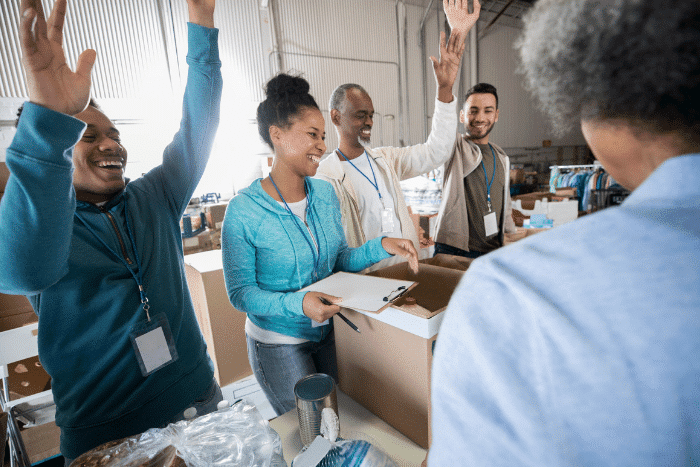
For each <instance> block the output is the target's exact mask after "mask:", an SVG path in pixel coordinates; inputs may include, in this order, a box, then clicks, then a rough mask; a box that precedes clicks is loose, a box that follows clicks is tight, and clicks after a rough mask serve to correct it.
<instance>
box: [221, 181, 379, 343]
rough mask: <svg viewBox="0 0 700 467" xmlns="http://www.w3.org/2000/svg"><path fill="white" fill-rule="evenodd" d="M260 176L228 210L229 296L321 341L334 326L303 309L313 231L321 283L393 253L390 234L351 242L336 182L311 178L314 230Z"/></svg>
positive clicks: (257, 318)
mask: <svg viewBox="0 0 700 467" xmlns="http://www.w3.org/2000/svg"><path fill="white" fill-rule="evenodd" d="M260 181H261V180H260V179H258V180H256V181H255V182H253V183H252V184H251V185H250V186H249V187H248V188H245V189H243V190H241V191H240V192H239V194H238V195H237V196H235V197H234V198H233V199H232V200H231V202H230V203H229V205H228V208H227V209H226V216H225V217H224V224H223V228H222V234H221V247H222V250H223V261H224V278H225V280H226V290H227V291H228V297H229V299H230V300H231V303H232V304H233V306H234V307H236V308H237V309H239V310H241V311H244V312H246V313H247V314H248V318H249V319H250V320H251V321H252V322H253V323H255V325H257V326H259V327H261V328H263V329H267V330H269V331H274V332H278V333H280V334H285V335H288V336H292V337H299V338H303V339H308V340H311V341H315V342H319V341H320V340H321V339H323V338H324V337H325V336H326V335H327V334H328V332H329V331H330V326H321V327H315V328H314V327H312V326H311V319H310V318H308V317H307V316H306V315H305V314H304V311H303V308H302V301H303V300H304V295H305V294H306V292H298V290H299V289H301V288H303V287H306V286H308V285H310V284H312V283H313V282H316V280H314V274H313V271H314V257H313V254H312V250H311V248H310V246H309V243H308V242H311V244H312V245H313V240H312V238H311V236H310V234H309V231H310V232H312V233H313V236H314V238H315V239H316V241H317V242H318V243H319V248H320V253H321V254H320V261H319V265H318V278H317V280H321V279H323V278H325V277H327V276H330V275H331V274H332V273H334V272H336V271H349V272H357V271H361V270H363V269H365V268H367V267H369V266H371V265H372V264H374V263H376V262H378V261H381V260H383V259H384V258H388V257H389V256H391V255H389V254H388V253H387V252H386V250H384V248H383V247H382V243H381V242H382V238H383V237H380V238H375V239H373V240H370V241H369V242H367V243H365V244H364V245H362V246H361V247H359V248H349V247H348V245H347V242H346V241H345V234H344V232H343V225H342V223H341V218H340V204H339V203H338V198H337V197H336V195H335V191H334V190H333V187H332V186H331V185H330V184H329V183H328V182H325V181H323V180H317V179H312V178H307V179H306V182H305V183H306V192H307V198H308V202H309V204H308V208H307V211H306V213H307V214H306V222H307V224H308V228H307V227H306V226H305V225H304V223H303V222H302V221H301V220H300V219H299V218H298V217H297V218H296V221H297V222H295V217H296V216H294V215H293V214H291V213H290V212H289V211H287V209H286V208H285V207H284V206H281V205H280V204H279V203H278V202H277V201H276V200H275V199H273V198H272V197H271V196H270V195H268V194H267V193H266V192H265V190H263V188H262V185H261V184H260ZM297 223H298V224H297ZM298 225H301V227H302V230H300V229H299V227H298ZM302 232H303V233H302ZM302 235H303V236H302ZM304 237H306V238H304ZM307 240H308V241H307Z"/></svg>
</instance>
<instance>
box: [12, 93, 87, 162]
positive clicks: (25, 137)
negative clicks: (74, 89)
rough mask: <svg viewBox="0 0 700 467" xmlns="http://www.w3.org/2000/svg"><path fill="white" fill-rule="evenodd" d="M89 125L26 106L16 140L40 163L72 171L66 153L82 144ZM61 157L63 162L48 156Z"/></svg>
mask: <svg viewBox="0 0 700 467" xmlns="http://www.w3.org/2000/svg"><path fill="white" fill-rule="evenodd" d="M86 127H87V125H86V124H85V123H84V122H82V121H81V120H79V119H77V118H75V117H72V116H70V115H66V114H64V113H61V112H56V111H55V110H51V109H48V108H46V107H44V106H41V105H39V104H34V103H32V102H25V103H24V108H23V109H22V115H21V116H20V118H19V124H18V125H17V133H16V135H15V140H21V141H22V149H21V151H19V152H21V153H22V154H24V155H27V156H30V157H32V158H34V159H38V160H46V162H50V163H54V164H58V165H65V166H67V167H72V164H73V162H72V160H71V158H70V157H69V154H67V153H66V152H67V151H68V149H71V148H72V147H73V146H75V145H76V143H77V142H78V141H80V137H81V136H82V134H83V131H85V128H86ZM57 153H60V154H61V159H55V158H53V157H51V158H47V157H46V156H47V155H55V154H57Z"/></svg>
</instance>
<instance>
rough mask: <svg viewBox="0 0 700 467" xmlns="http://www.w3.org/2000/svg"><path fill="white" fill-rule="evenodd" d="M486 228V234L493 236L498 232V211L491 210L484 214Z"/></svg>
mask: <svg viewBox="0 0 700 467" xmlns="http://www.w3.org/2000/svg"><path fill="white" fill-rule="evenodd" d="M484 228H485V230H486V236H487V237H491V236H493V235H496V234H497V233H498V222H496V213H495V212H493V211H492V212H490V213H488V214H486V215H485V216H484Z"/></svg>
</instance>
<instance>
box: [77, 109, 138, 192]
mask: <svg viewBox="0 0 700 467" xmlns="http://www.w3.org/2000/svg"><path fill="white" fill-rule="evenodd" d="M76 118H78V119H80V120H82V121H83V122H85V123H87V125H88V127H87V129H86V130H85V133H83V136H82V138H81V139H80V141H79V142H78V144H76V145H75V148H74V149H73V167H74V172H73V187H74V188H75V194H76V198H77V199H78V200H80V201H87V202H89V203H100V202H103V201H109V200H110V199H112V198H113V197H114V195H116V194H117V193H119V192H120V191H121V190H123V189H124V185H125V181H124V169H125V168H126V150H125V149H124V148H123V147H122V145H121V140H120V139H119V131H117V129H116V128H114V124H113V123H112V122H111V121H110V120H109V118H107V117H106V116H105V114H103V113H102V112H100V111H99V110H97V109H96V108H94V107H92V106H88V108H87V109H85V110H83V111H82V112H80V113H79V114H77V115H76Z"/></svg>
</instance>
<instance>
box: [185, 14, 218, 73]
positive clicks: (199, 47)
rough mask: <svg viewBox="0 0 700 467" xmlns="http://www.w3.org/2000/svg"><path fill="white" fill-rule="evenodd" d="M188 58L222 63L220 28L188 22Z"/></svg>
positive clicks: (196, 60) (201, 61)
mask: <svg viewBox="0 0 700 467" xmlns="http://www.w3.org/2000/svg"><path fill="white" fill-rule="evenodd" d="M187 44H188V49H187V60H188V61H190V60H193V61H195V62H200V63H212V64H216V65H221V60H220V59H219V30H218V29H217V28H207V27H205V26H201V25H199V24H195V23H187Z"/></svg>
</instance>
